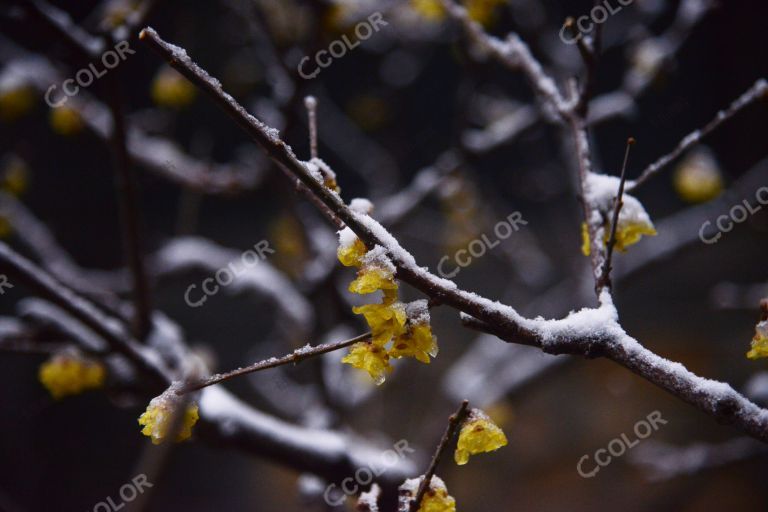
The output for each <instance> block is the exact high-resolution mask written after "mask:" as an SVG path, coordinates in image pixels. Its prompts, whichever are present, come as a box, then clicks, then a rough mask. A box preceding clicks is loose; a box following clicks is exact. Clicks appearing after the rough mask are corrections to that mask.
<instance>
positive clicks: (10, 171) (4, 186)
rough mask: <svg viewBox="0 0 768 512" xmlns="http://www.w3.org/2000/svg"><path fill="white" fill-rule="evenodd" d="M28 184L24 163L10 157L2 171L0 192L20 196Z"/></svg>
mask: <svg viewBox="0 0 768 512" xmlns="http://www.w3.org/2000/svg"><path fill="white" fill-rule="evenodd" d="M28 184H29V168H28V167H27V164H26V162H24V160H22V159H21V158H18V157H16V156H14V157H11V158H10V159H9V161H8V162H7V164H6V165H5V166H4V168H3V171H2V177H1V178H0V190H2V191H3V192H6V193H8V194H11V195H12V196H20V195H21V194H23V193H24V191H25V190H27V186H28Z"/></svg>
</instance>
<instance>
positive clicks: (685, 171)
mask: <svg viewBox="0 0 768 512" xmlns="http://www.w3.org/2000/svg"><path fill="white" fill-rule="evenodd" d="M673 183H674V186H675V191H676V192H677V194H678V195H679V196H680V198H681V199H683V200H684V201H687V202H689V203H703V202H706V201H709V200H711V199H714V198H716V197H717V196H719V195H720V193H721V192H722V191H723V177H722V175H721V174H720V168H719V167H718V165H717V161H716V160H715V158H714V156H713V155H712V153H711V152H709V151H708V150H706V149H699V150H698V151H695V152H693V153H692V154H691V155H690V156H688V157H687V158H686V159H685V160H683V162H682V163H681V164H680V165H679V166H678V167H677V169H675V174H674V177H673Z"/></svg>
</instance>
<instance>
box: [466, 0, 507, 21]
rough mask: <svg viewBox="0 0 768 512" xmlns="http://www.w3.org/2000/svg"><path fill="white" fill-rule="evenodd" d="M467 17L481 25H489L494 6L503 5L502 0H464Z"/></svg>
mask: <svg viewBox="0 0 768 512" xmlns="http://www.w3.org/2000/svg"><path fill="white" fill-rule="evenodd" d="M464 4H465V5H466V7H467V14H468V15H469V17H470V18H471V19H473V20H475V21H476V22H478V23H480V24H482V25H486V26H488V25H490V24H491V22H492V21H493V18H494V10H495V9H496V6H498V5H503V4H504V0H465V2H464Z"/></svg>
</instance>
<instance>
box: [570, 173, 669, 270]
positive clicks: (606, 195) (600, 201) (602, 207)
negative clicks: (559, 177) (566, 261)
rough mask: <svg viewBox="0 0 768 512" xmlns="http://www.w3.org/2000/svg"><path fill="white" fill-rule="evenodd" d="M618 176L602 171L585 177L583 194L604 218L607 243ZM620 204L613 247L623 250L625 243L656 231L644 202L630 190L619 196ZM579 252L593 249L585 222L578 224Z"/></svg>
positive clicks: (587, 252)
mask: <svg viewBox="0 0 768 512" xmlns="http://www.w3.org/2000/svg"><path fill="white" fill-rule="evenodd" d="M619 182H620V180H619V178H617V177H615V176H606V175H603V174H594V173H590V175H589V176H588V177H587V180H586V186H585V191H584V193H585V197H586V200H587V201H589V202H590V203H591V204H594V205H595V206H596V207H597V209H598V210H599V212H600V214H601V215H602V217H603V219H605V222H604V223H603V225H602V226H601V228H600V229H601V230H602V234H603V243H604V244H607V243H608V240H609V239H610V236H611V232H610V230H611V225H610V223H611V220H613V208H614V199H615V197H616V193H617V192H618V190H619ZM622 204H623V206H622V208H621V211H620V212H619V219H618V222H617V224H616V249H618V250H619V251H622V252H623V251H626V250H627V247H629V246H630V245H633V244H636V243H637V242H639V241H640V239H641V238H642V237H643V235H647V236H654V235H656V228H655V227H654V226H653V222H651V218H650V216H649V215H648V213H647V212H646V211H645V208H644V207H643V205H642V204H641V203H640V201H638V200H637V199H636V198H634V197H632V196H631V195H629V194H624V195H623V197H622ZM581 238H582V245H581V252H582V253H584V255H585V256H589V255H590V253H591V251H592V249H591V247H590V245H591V242H590V239H589V228H588V226H587V224H586V223H582V225H581Z"/></svg>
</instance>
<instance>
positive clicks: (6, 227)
mask: <svg viewBox="0 0 768 512" xmlns="http://www.w3.org/2000/svg"><path fill="white" fill-rule="evenodd" d="M12 232H13V226H11V223H10V222H9V221H8V219H6V218H5V217H3V216H2V215H0V238H6V237H8V236H9V235H10V234H11V233H12Z"/></svg>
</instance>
